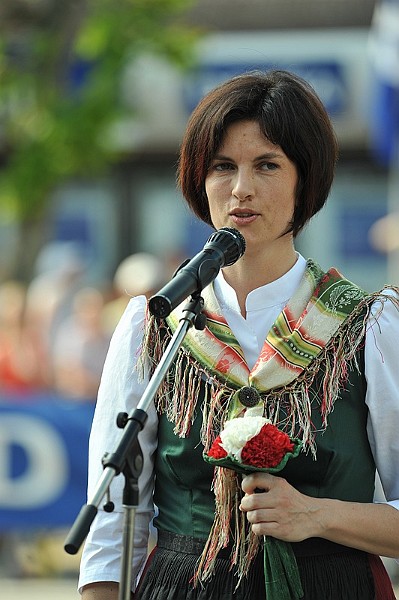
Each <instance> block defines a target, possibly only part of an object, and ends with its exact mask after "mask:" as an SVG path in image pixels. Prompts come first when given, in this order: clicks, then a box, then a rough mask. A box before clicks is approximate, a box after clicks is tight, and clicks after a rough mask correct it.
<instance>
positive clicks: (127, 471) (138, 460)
mask: <svg viewBox="0 0 399 600" xmlns="http://www.w3.org/2000/svg"><path fill="white" fill-rule="evenodd" d="M203 305H204V301H203V299H202V297H201V296H200V294H199V293H197V294H193V296H192V297H191V299H190V301H189V302H188V303H187V306H186V307H185V309H184V310H183V316H182V318H181V319H180V322H179V325H178V327H177V329H176V331H175V333H174V334H173V336H172V339H171V340H170V342H169V344H168V346H167V348H166V350H165V352H164V354H163V356H162V358H161V360H160V362H159V364H158V365H157V367H156V369H155V371H154V374H153V376H152V377H151V379H150V381H149V383H148V385H147V387H146V389H145V391H144V393H143V395H142V397H141V400H140V402H139V403H138V405H137V408H135V409H134V410H133V411H132V412H131V413H130V414H127V413H121V414H119V415H118V419H117V424H118V427H121V428H122V429H124V433H123V435H122V438H121V440H120V442H119V445H118V447H117V448H116V450H115V452H113V453H112V454H106V455H105V456H104V458H103V465H104V471H103V474H102V476H101V477H100V479H99V481H98V483H97V486H96V488H95V491H94V493H93V495H92V497H91V498H90V499H89V501H88V503H87V504H85V505H84V506H83V507H82V508H81V510H80V512H79V514H78V516H77V518H76V520H75V522H74V524H73V525H72V528H71V529H70V531H69V533H68V536H67V538H66V540H65V544H64V549H65V551H66V552H67V553H68V554H76V553H77V552H78V551H79V548H80V546H81V545H82V543H83V541H84V539H85V538H86V536H87V534H88V532H89V529H90V526H91V524H92V522H93V520H94V518H95V516H96V514H97V510H98V507H99V505H100V503H101V501H102V499H103V498H104V496H105V495H106V494H109V486H110V485H111V482H112V480H113V479H114V477H115V476H116V475H119V474H120V473H123V474H124V476H125V488H124V493H123V506H124V510H125V525H124V532H123V548H122V563H121V582H120V586H119V600H130V594H131V591H130V590H131V565H132V558H133V536H134V518H135V507H136V506H137V505H138V478H139V475H140V474H141V471H142V465H143V456H142V453H141V448H140V444H139V442H138V439H137V436H138V434H139V432H140V431H141V430H142V429H143V428H144V426H145V423H146V420H147V417H148V415H147V410H148V407H149V406H150V404H151V402H152V401H153V399H154V397H155V394H156V393H157V391H158V388H159V386H160V385H161V383H162V381H163V379H164V377H165V376H166V374H167V372H168V370H169V369H170V367H171V365H172V363H173V360H174V359H175V357H176V354H177V352H178V350H179V348H180V346H181V344H182V342H183V339H184V337H185V336H186V334H187V331H188V329H189V328H190V327H191V326H192V325H195V327H196V328H197V329H203V328H204V326H205V317H204V315H203V314H202V313H201V311H202V308H203ZM104 508H105V510H108V511H112V510H113V504H112V503H111V502H107V504H106V507H104Z"/></svg>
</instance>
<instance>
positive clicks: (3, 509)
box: [0, 396, 116, 531]
mask: <svg viewBox="0 0 399 600" xmlns="http://www.w3.org/2000/svg"><path fill="white" fill-rule="evenodd" d="M27 400H28V401H27ZM93 412H94V404H90V403H83V402H82V403H79V402H71V401H65V400H63V399H60V398H59V397H57V396H39V397H32V398H28V399H24V401H23V402H21V401H10V400H8V401H7V398H0V531H6V530H17V529H23V530H24V531H26V530H27V529H28V528H33V527H34V528H37V527H45V528H47V527H50V528H51V527H65V526H69V525H71V524H72V523H73V522H74V520H75V518H76V516H77V514H78V512H79V511H80V508H81V506H82V505H83V504H84V503H85V502H86V485H87V453H88V439H89V433H90V427H91V421H92V417H93ZM115 426H116V425H115Z"/></svg>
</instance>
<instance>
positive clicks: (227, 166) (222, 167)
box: [213, 163, 234, 171]
mask: <svg viewBox="0 0 399 600" xmlns="http://www.w3.org/2000/svg"><path fill="white" fill-rule="evenodd" d="M213 168H214V169H215V171H230V170H231V169H233V168H234V167H233V165H232V164H231V163H216V164H215V165H213Z"/></svg>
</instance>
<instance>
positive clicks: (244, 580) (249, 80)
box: [80, 71, 399, 600]
mask: <svg viewBox="0 0 399 600" xmlns="http://www.w3.org/2000/svg"><path fill="white" fill-rule="evenodd" d="M336 159H337V145H336V140H335V136H334V133H333V130H332V126H331V124H330V121H329V119H328V116H327V114H326V111H325V109H324V107H323V106H322V104H321V102H320V100H319V99H318V97H317V95H316V94H315V92H314V90H313V89H312V88H311V87H310V86H309V85H308V84H307V83H306V82H305V81H303V80H302V79H300V78H299V77H297V76H295V75H293V74H291V73H288V72H284V71H272V72H269V73H265V74H263V73H249V74H245V75H242V76H239V77H237V78H234V79H232V80H230V81H228V82H226V83H224V84H222V85H221V86H219V87H218V88H216V89H215V90H213V91H212V92H210V93H209V94H208V95H207V96H206V97H205V98H204V99H203V100H202V101H201V102H200V103H199V105H198V107H197V108H196V109H195V111H194V113H193V114H192V116H191V119H190V121H189V123H188V127H187V130H186V134H185V136H184V139H183V142H182V148H181V157H180V164H179V183H180V186H181V189H182V192H183V195H184V197H185V199H186V201H187V202H188V204H189V206H190V207H191V209H192V210H193V211H194V212H195V213H196V214H197V216H199V217H200V218H201V219H202V220H203V221H205V222H206V223H208V224H210V225H212V226H213V227H214V228H216V229H219V228H222V227H233V228H236V229H237V230H239V231H240V232H241V234H242V235H243V236H244V238H245V242H246V251H245V254H244V256H243V257H242V258H241V259H240V260H238V261H237V262H236V263H235V264H234V265H231V266H229V267H226V268H224V269H223V270H222V273H220V274H219V275H218V277H217V278H216V280H215V281H214V283H213V284H212V285H210V286H208V287H207V288H205V289H204V291H203V297H204V300H205V310H204V312H205V314H206V316H207V326H206V328H205V330H204V331H197V330H196V329H191V330H190V331H189V333H188V335H187V336H186V338H185V341H184V344H183V347H182V348H181V351H180V352H179V354H178V357H177V358H176V360H175V364H174V366H173V369H172V370H171V373H170V375H169V376H168V377H167V378H166V381H165V382H164V384H163V386H162V389H161V390H160V392H159V394H158V398H157V399H156V402H155V405H156V406H155V407H151V410H150V411H149V423H148V425H147V426H146V428H145V430H144V431H143V432H142V434H141V436H142V437H141V445H142V448H143V452H144V455H145V466H144V472H143V475H142V479H141V481H140V488H141V503H140V508H139V510H138V514H137V519H136V544H135V556H134V563H135V565H134V573H135V574H136V573H137V571H138V570H139V568H140V566H141V565H142V563H143V560H144V555H145V551H146V545H147V537H146V532H147V528H148V522H149V520H150V518H151V514H152V485H153V478H154V475H156V477H155V492H154V500H155V505H156V506H157V508H158V511H159V512H158V515H157V517H156V519H155V526H156V527H157V529H158V545H157V547H156V549H155V552H154V553H153V555H152V557H151V560H149V561H148V564H147V566H146V570H145V574H144V575H143V576H142V578H141V581H140V584H139V587H138V589H137V591H136V595H135V597H136V598H140V599H144V600H155V599H157V600H158V599H161V598H165V599H166V598H167V599H168V600H175V599H179V600H180V599H183V598H184V599H186V598H189V599H192V600H194V599H196V600H197V599H201V600H208V599H209V600H210V599H212V600H213V599H215V600H216V599H218V600H221V599H222V600H223V599H226V600H227V599H230V598H235V599H240V600H241V599H244V598H256V599H257V600H258V599H262V598H265V597H266V595H265V582H264V573H263V552H262V539H263V536H269V538H270V536H271V537H275V538H277V539H280V540H284V541H286V542H289V543H290V546H291V547H292V550H293V552H294V555H295V557H296V563H297V567H298V570H299V575H300V588H301V589H299V590H297V592H296V594H297V595H295V596H294V595H292V597H293V598H294V597H295V598H297V597H301V598H302V597H303V598H304V599H305V600H320V599H321V598H323V600H337V599H338V598H339V599H340V600H356V599H357V600H372V599H375V598H376V599H378V600H382V599H383V600H389V599H391V598H394V595H393V592H392V588H391V585H390V582H389V578H388V577H387V574H386V572H385V570H384V567H383V565H382V563H381V561H380V559H379V558H378V556H379V555H384V556H390V557H397V556H399V535H398V534H399V512H398V511H397V508H399V500H398V498H399V460H398V453H399V447H398V444H397V434H396V432H397V430H398V425H399V393H398V389H399V376H398V369H397V368H396V367H395V358H394V356H393V350H392V349H393V348H394V347H395V340H396V339H397V336H398V334H399V313H398V306H399V293H398V290H394V289H386V290H383V291H382V292H380V293H376V294H372V295H370V294H366V293H365V292H363V291H362V290H360V289H359V288H358V287H357V286H355V285H354V284H352V283H351V282H349V281H347V280H346V279H344V278H343V277H342V276H341V275H340V274H339V273H338V272H337V271H335V270H334V269H331V270H329V271H328V272H327V273H324V272H323V271H322V270H321V269H320V267H319V266H318V265H317V264H316V263H315V262H313V261H311V260H308V261H306V260H305V259H304V258H303V257H302V256H300V255H299V254H298V253H297V252H296V250H295V246H294V240H295V237H296V236H297V234H298V233H299V232H300V231H301V230H302V228H303V227H304V226H305V225H306V223H307V222H308V221H309V219H310V218H311V217H312V216H313V215H314V214H316V213H317V212H318V211H319V210H320V209H321V208H322V207H323V205H324V203H325V201H326V199H327V196H328V193H329V190H330V186H331V183H332V180H333V176H334V169H335V163H336ZM145 309H146V306H145V300H144V298H135V299H133V300H132V301H131V303H130V305H129V307H128V308H127V310H126V312H125V314H124V316H123V318H122V320H121V322H120V324H119V325H118V327H117V329H116V332H115V334H114V339H113V341H112V343H111V347H110V351H109V355H108V358H107V361H106V365H105V368H104V375H103V380H102V384H101V388H100V393H99V398H98V405H97V410H96V415H95V418H94V423H93V431H92V436H91V451H90V461H91V462H90V465H91V467H90V486H92V485H94V483H96V482H97V481H98V477H99V475H100V473H101V466H100V465H101V456H102V454H103V453H104V451H105V450H110V449H112V444H113V443H114V440H115V434H114V431H113V427H114V426H113V423H114V420H115V415H116V414H117V413H118V412H119V411H120V410H124V411H127V412H130V410H131V409H132V406H134V404H135V403H137V401H138V400H139V399H140V397H141V393H142V391H143V389H144V386H145V378H144V380H142V379H140V376H139V374H138V371H139V370H140V369H138V370H136V371H133V366H134V365H135V364H137V355H138V354H139V353H138V348H140V355H141V358H140V359H139V361H138V362H139V366H140V365H141V364H144V366H145V367H146V369H147V370H148V369H149V371H151V369H152V368H153V365H154V364H156V363H157V361H158V360H159V358H160V356H162V352H163V351H164V349H165V347H166V345H167V343H168V341H169V339H170V337H171V334H172V332H173V330H174V329H175V327H176V324H177V323H178V321H179V308H178V309H176V310H175V311H174V312H173V313H172V314H171V315H170V317H168V318H167V319H166V322H164V321H161V320H157V319H154V318H153V317H151V318H148V316H146V311H145ZM143 325H144V326H145V335H144V338H143V336H142V331H143ZM145 377H148V372H147V373H146V375H145ZM249 388H250V392H251V394H252V395H253V396H254V398H255V404H257V405H258V406H261V407H263V413H264V414H265V416H266V417H268V418H270V419H271V420H272V421H273V423H275V424H276V425H277V426H278V427H279V428H280V429H281V430H283V431H286V432H288V433H289V434H290V435H291V434H292V435H295V436H296V437H299V438H300V439H301V441H302V452H301V454H300V455H299V456H298V457H297V458H296V459H295V460H292V461H289V462H288V464H287V466H286V467H285V468H284V470H282V471H281V472H280V473H279V476H276V475H270V474H263V473H258V474H253V475H249V476H246V477H244V479H243V481H242V484H240V480H239V479H238V477H236V476H235V474H234V476H233V475H232V471H230V470H229V469H219V468H216V469H215V471H214V470H213V468H212V467H211V465H209V464H207V463H206V462H205V461H204V460H203V452H207V451H208V449H209V447H210V446H211V444H212V442H213V440H214V439H215V437H216V436H217V435H218V433H219V432H220V430H221V428H222V427H223V424H224V422H225V421H226V420H227V418H228V416H229V411H230V412H231V406H232V405H234V406H238V405H239V406H241V408H242V410H243V411H245V410H246V406H248V404H247V403H246V400H245V393H244V394H243V393H242V392H243V391H244V392H248V389H249ZM240 392H241V393H240ZM252 399H253V398H252ZM157 444H158V447H157ZM376 468H377V470H378V472H379V475H380V477H381V480H382V484H383V487H384V491H385V494H386V496H387V500H388V503H385V504H373V492H374V476H375V469H376ZM117 479H118V478H116V480H114V482H113V489H112V497H113V500H114V501H116V504H117V506H118V502H120V487H121V483H120V482H117ZM240 485H242V490H241V489H240ZM214 493H215V494H216V498H215V496H214ZM243 527H245V528H246V530H245V531H246V533H245V535H243ZM120 538H121V515H120V513H112V514H106V513H100V514H99V515H98V516H97V517H96V520H95V522H94V524H93V530H92V531H91V532H90V534H89V538H88V540H87V542H86V546H85V550H84V555H83V562H82V569H81V580H80V585H81V587H82V588H83V598H84V600H89V599H91V598H96V599H97V600H98V599H101V598H107V599H110V598H117V589H118V588H117V583H112V582H117V581H118V577H119V560H120V546H121V540H120ZM243 539H245V542H244V543H243ZM247 540H249V541H248V543H247Z"/></svg>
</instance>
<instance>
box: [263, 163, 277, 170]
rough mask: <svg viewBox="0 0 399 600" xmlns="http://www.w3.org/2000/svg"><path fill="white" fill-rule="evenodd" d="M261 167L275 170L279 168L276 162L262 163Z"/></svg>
mask: <svg viewBox="0 0 399 600" xmlns="http://www.w3.org/2000/svg"><path fill="white" fill-rule="evenodd" d="M260 168H261V169H263V170H264V171H275V170H276V169H278V165H277V164H276V163H274V162H265V163H262V164H261V165H260Z"/></svg>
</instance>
